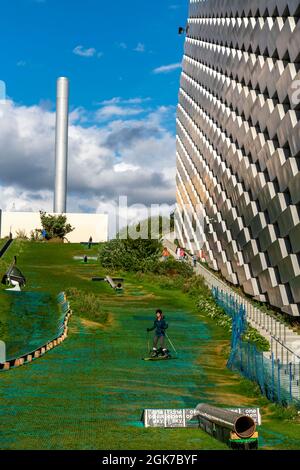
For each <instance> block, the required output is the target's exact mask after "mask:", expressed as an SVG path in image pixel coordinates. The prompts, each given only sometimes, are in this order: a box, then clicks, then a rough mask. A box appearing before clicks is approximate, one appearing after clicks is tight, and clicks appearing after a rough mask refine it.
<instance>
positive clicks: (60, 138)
mask: <svg viewBox="0 0 300 470" xmlns="http://www.w3.org/2000/svg"><path fill="white" fill-rule="evenodd" d="M68 127H69V80H68V79H67V78H66V77H60V78H58V80H57V96H56V137H55V192H54V208H53V211H54V212H55V213H57V214H64V213H66V211H67V170H68V168H67V167H68Z"/></svg>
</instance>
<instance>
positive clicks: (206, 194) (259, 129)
mask: <svg viewBox="0 0 300 470" xmlns="http://www.w3.org/2000/svg"><path fill="white" fill-rule="evenodd" d="M299 16H300V1H299V0H290V1H288V0H244V1H241V0H202V1H199V0H191V1H190V8H189V19H188V26H187V33H186V41H185V51H184V59H183V71H182V76H181V84H180V92H179V105H178V113H177V209H178V210H177V218H176V219H177V220H176V232H177V238H178V239H179V240H180V242H181V244H182V245H184V246H185V247H186V248H188V249H190V250H191V251H193V252H196V251H197V252H198V251H201V255H202V257H203V258H205V260H206V262H207V263H208V264H209V266H210V267H211V268H212V269H214V270H215V271H220V272H221V273H222V275H223V276H224V277H225V278H226V279H227V280H228V281H229V282H230V283H232V284H234V285H240V286H241V287H242V288H243V289H244V291H245V293H247V294H249V295H251V296H253V297H254V298H255V299H257V300H259V301H262V302H268V303H270V304H271V305H272V306H275V307H277V308H279V309H281V311H283V312H286V313H288V314H290V315H293V316H299V315H300V122H299V121H298V118H299V114H300V21H299Z"/></svg>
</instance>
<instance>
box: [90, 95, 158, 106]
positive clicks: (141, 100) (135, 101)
mask: <svg viewBox="0 0 300 470" xmlns="http://www.w3.org/2000/svg"><path fill="white" fill-rule="evenodd" d="M148 101H151V98H140V97H137V98H129V99H123V98H121V97H119V96H116V97H114V98H111V99H110V100H104V101H101V103H98V104H100V105H103V106H106V105H111V104H120V105H123V104H142V103H146V102H148Z"/></svg>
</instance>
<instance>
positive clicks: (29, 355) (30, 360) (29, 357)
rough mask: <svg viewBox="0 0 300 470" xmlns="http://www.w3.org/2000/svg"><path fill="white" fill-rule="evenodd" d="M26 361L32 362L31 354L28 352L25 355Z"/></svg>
mask: <svg viewBox="0 0 300 470" xmlns="http://www.w3.org/2000/svg"><path fill="white" fill-rule="evenodd" d="M26 362H32V355H31V354H28V356H27V357H26Z"/></svg>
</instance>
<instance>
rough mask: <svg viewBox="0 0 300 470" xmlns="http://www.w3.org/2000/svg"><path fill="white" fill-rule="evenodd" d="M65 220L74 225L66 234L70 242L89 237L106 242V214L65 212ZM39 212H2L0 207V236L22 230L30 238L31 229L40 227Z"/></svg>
mask: <svg viewBox="0 0 300 470" xmlns="http://www.w3.org/2000/svg"><path fill="white" fill-rule="evenodd" d="M66 215H67V222H68V223H70V224H71V225H72V227H74V231H73V232H71V233H69V234H68V235H67V239H68V240H69V241H70V242H71V243H81V242H87V241H88V240H89V238H90V237H92V238H93V242H95V243H99V242H106V241H107V240H108V216H107V215H105V214H66ZM41 228H42V226H41V218H40V213H39V212H3V211H2V210H1V209H0V238H5V237H8V236H9V234H10V233H12V236H13V238H15V237H16V236H17V235H18V232H20V231H22V232H23V233H25V234H26V236H27V237H28V238H30V234H31V231H33V230H35V229H41Z"/></svg>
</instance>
